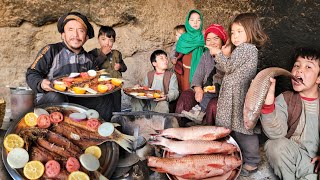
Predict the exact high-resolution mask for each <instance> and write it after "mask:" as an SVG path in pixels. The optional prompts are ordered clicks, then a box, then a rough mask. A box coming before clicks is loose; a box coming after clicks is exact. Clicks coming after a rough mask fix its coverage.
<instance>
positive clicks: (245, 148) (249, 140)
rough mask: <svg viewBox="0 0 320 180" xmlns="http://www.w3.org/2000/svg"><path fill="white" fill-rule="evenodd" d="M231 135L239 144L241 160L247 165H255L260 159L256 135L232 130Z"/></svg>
mask: <svg viewBox="0 0 320 180" xmlns="http://www.w3.org/2000/svg"><path fill="white" fill-rule="evenodd" d="M231 136H232V137H233V138H234V139H235V140H236V142H237V143H238V144H239V146H240V149H241V153H242V158H243V162H244V163H245V164H247V165H250V166H253V167H257V166H258V164H259V162H260V161H261V157H260V154H259V138H258V135H257V134H253V135H249V134H243V133H239V132H236V131H233V132H232V133H231Z"/></svg>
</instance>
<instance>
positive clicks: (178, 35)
mask: <svg viewBox="0 0 320 180" xmlns="http://www.w3.org/2000/svg"><path fill="white" fill-rule="evenodd" d="M182 34H183V32H181V31H176V41H178V40H179V38H180V36H181V35H182Z"/></svg>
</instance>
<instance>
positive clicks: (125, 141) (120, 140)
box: [113, 129, 136, 153]
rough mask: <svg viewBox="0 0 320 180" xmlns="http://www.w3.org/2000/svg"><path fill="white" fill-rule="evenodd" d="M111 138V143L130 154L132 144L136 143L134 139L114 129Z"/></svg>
mask: <svg viewBox="0 0 320 180" xmlns="http://www.w3.org/2000/svg"><path fill="white" fill-rule="evenodd" d="M113 137H114V139H113V141H115V142H116V143H117V144H119V145H120V146H121V147H122V148H123V149H125V150H126V151H128V152H130V153H132V150H133V147H132V143H133V142H134V141H136V138H135V137H134V136H129V135H126V134H122V133H121V132H119V131H118V130H117V129H115V132H114V135H113Z"/></svg>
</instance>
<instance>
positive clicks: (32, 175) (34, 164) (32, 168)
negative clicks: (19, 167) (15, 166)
mask: <svg viewBox="0 0 320 180" xmlns="http://www.w3.org/2000/svg"><path fill="white" fill-rule="evenodd" d="M43 173H44V165H43V164H42V163H41V162H40V161H30V162H28V163H27V164H26V165H25V166H24V168H23V174H24V176H25V177H26V178H28V179H38V178H40V177H41V176H42V175H43Z"/></svg>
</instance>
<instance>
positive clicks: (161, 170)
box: [150, 167, 167, 173]
mask: <svg viewBox="0 0 320 180" xmlns="http://www.w3.org/2000/svg"><path fill="white" fill-rule="evenodd" d="M150 169H151V170H152V171H157V172H159V173H166V172H167V171H166V170H164V169H163V168H159V167H156V168H150Z"/></svg>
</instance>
